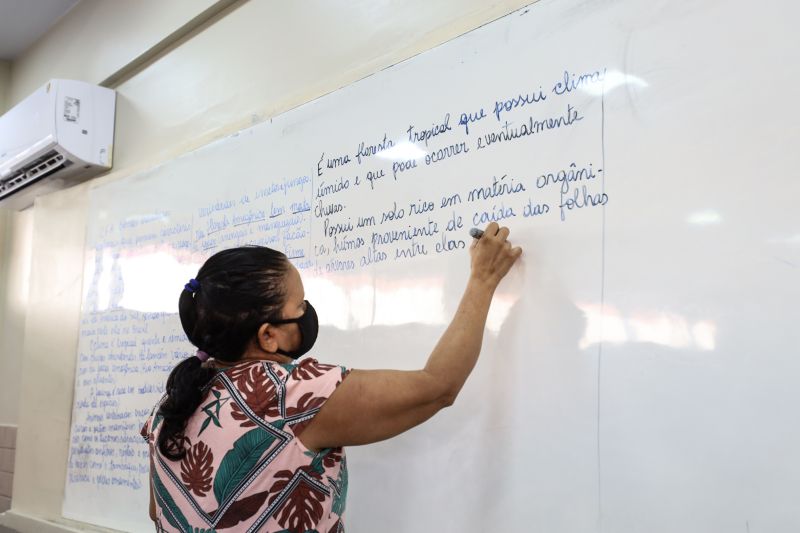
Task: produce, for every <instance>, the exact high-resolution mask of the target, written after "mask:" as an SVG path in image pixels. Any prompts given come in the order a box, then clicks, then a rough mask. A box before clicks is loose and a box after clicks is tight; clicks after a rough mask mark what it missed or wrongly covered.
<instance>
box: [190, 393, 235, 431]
mask: <svg viewBox="0 0 800 533" xmlns="http://www.w3.org/2000/svg"><path fill="white" fill-rule="evenodd" d="M211 393H212V394H213V395H214V397H215V398H216V400H214V401H213V402H209V403H207V404H206V405H204V406H203V412H204V413H205V414H206V415H208V416H207V418H206V419H205V420H204V421H203V425H202V426H200V431H198V432H197V436H198V437H199V436H200V434H201V433H202V432H203V431H205V429H206V428H207V427H208V424H209V422H214V425H215V426H217V427H218V428H221V427H222V425H221V424H220V423H219V410H220V408H221V407H222V406H223V405H225V403H227V402H228V400H230V398H222V399H220V396H221V395H220V393H219V391H218V390H215V389H211ZM212 410H213V412H212Z"/></svg>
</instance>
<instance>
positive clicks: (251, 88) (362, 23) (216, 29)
mask: <svg viewBox="0 0 800 533" xmlns="http://www.w3.org/2000/svg"><path fill="white" fill-rule="evenodd" d="M531 1H532V0H503V1H496V2H491V3H490V2H484V1H481V0H440V1H437V2H430V1H426V0H384V1H381V2H375V1H367V0H360V1H351V2H349V3H347V4H343V3H341V2H339V3H334V2H328V1H324V0H310V1H306V2H284V1H277V0H252V1H250V2H236V3H234V4H232V5H229V4H230V2H210V1H208V0H206V1H203V2H196V1H195V0H182V1H180V2H179V1H175V2H158V1H157V0H146V1H144V0H143V1H138V2H108V1H102V0H83V1H82V2H81V3H79V4H78V5H77V6H76V7H75V8H74V9H72V10H71V11H70V12H69V13H68V14H67V15H66V16H65V17H64V18H62V19H61V20H60V21H59V22H58V24H57V25H56V26H55V27H54V28H53V29H52V30H51V31H50V32H49V34H48V35H46V36H45V37H44V38H43V39H42V40H41V41H40V42H38V43H37V44H36V45H35V46H34V47H33V48H32V49H31V50H29V51H28V52H27V53H26V54H24V55H23V56H22V57H21V58H20V59H18V60H17V61H15V62H14V63H13V65H12V67H11V79H10V84H9V90H8V93H9V94H10V100H11V102H9V103H13V102H16V101H19V100H20V99H21V98H24V97H25V96H26V95H27V94H29V93H30V92H31V91H33V90H34V89H35V88H36V87H38V86H39V85H41V84H42V83H44V82H45V81H46V80H47V79H49V78H53V77H65V78H76V79H87V80H88V81H94V82H99V81H101V80H103V79H106V78H108V77H109V76H113V75H114V74H115V73H119V72H123V73H127V74H126V75H125V76H124V77H123V80H124V81H122V82H121V83H119V84H118V85H115V84H112V86H113V88H115V89H117V91H118V99H117V118H116V120H117V124H116V145H115V153H114V170H113V172H112V173H110V174H108V175H107V176H105V177H102V178H99V179H98V180H96V181H95V183H97V182H100V181H106V180H114V179H119V178H120V177H122V176H125V175H128V174H130V173H133V172H136V171H138V170H142V169H145V168H148V167H151V166H153V165H155V164H157V163H158V162H160V161H164V160H167V159H170V158H173V157H175V156H176V155H178V154H180V153H182V152H185V151H187V150H189V149H191V148H194V147H197V146H201V145H203V144H205V143H207V142H208V141H210V140H212V139H214V138H217V137H220V136H223V135H226V134H228V133H231V132H233V131H235V130H238V129H241V128H242V127H245V126H247V125H249V124H251V123H253V122H259V121H263V120H265V119H267V118H269V117H271V116H274V115H276V114H279V113H281V112H283V111H286V110H288V109H291V108H292V107H295V106H297V105H300V104H302V103H304V102H307V101H309V100H312V99H314V98H317V97H319V96H321V95H324V94H326V93H328V92H331V91H334V90H336V89H338V88H340V87H342V86H345V85H348V84H350V83H352V82H354V81H356V80H358V79H360V78H363V77H365V76H368V75H370V74H372V73H374V72H376V71H378V70H380V69H382V68H385V67H387V66H390V65H392V64H395V63H397V62H399V61H402V60H404V59H407V58H409V57H411V56H413V55H415V54H417V53H419V52H422V51H425V50H427V49H430V48H432V47H434V46H436V45H438V44H440V43H442V42H444V41H447V40H449V39H451V38H453V37H456V36H458V35H460V34H462V33H464V32H466V31H469V30H471V29H473V28H476V27H478V26H480V25H482V24H485V23H486V22H489V21H491V20H494V19H496V18H498V17H500V16H503V15H505V14H507V13H508V12H510V11H513V10H515V9H517V8H519V7H521V6H522V5H525V4H528V3H531ZM189 5H192V6H193V7H192V8H188V7H187V6H189ZM215 9H216V11H215V15H214V16H213V17H212V18H211V19H209V20H204V21H202V20H200V19H202V18H203V17H202V16H201V15H202V14H203V13H206V14H208V12H209V10H215ZM198 17H199V18H198ZM187 27H193V28H194V29H193V31H191V32H190V33H189V34H188V35H185V36H178V37H176V35H177V34H178V33H180V31H179V29H181V28H182V29H183V30H186V28H187ZM176 32H178V33H176ZM154 50H155V51H156V52H157V53H155V54H154V55H155V57H152V58H151V57H147V56H148V54H153V51H154ZM148 51H149V52H148ZM142 54H144V55H145V59H144V60H143V59H142ZM2 88H3V85H2V69H1V67H0V96H2ZM88 185H89V184H84V185H81V186H79V187H76V188H73V189H71V190H68V191H63V192H59V193H55V194H52V195H50V196H48V197H44V198H41V199H38V200H37V202H36V204H35V206H34V209H33V210H32V213H31V214H29V215H25V216H27V217H29V218H25V219H24V220H25V221H28V222H27V224H28V225H27V226H26V228H27V229H25V230H20V232H17V233H20V234H21V235H17V233H14V236H13V237H12V238H11V239H10V241H11V242H9V244H8V245H7V246H11V249H13V250H20V251H19V252H15V253H14V254H12V255H7V254H3V255H2V256H0V272H2V271H4V270H5V271H8V272H11V271H12V270H13V271H15V272H22V271H25V270H26V268H25V265H26V261H27V259H26V253H24V252H23V251H22V250H23V249H24V251H25V252H30V257H31V258H32V263H31V264H32V269H31V274H30V295H29V299H28V303H27V304H26V307H25V310H24V314H25V318H26V320H25V324H24V325H25V327H24V349H23V353H24V359H23V360H22V363H21V364H22V367H21V372H22V377H21V393H20V398H19V404H20V409H19V431H18V437H17V459H16V465H15V478H14V497H13V500H12V511H11V512H10V514H8V513H7V514H6V515H5V516H4V517H0V523H5V524H8V525H10V526H12V527H16V528H18V529H20V530H22V531H45V530H48V531H49V530H53V531H55V530H66V529H59V528H58V527H57V526H53V523H55V522H59V523H66V521H64V520H63V519H61V518H60V515H61V503H62V499H63V487H64V478H65V472H66V459H67V451H68V440H69V421H70V413H71V408H72V387H73V381H74V369H75V356H76V353H75V352H76V346H77V329H78V315H79V311H80V299H81V298H80V296H81V281H82V273H83V244H84V233H85V217H86V212H85V206H86V201H87V190H88ZM6 218H8V217H6ZM30 219H32V230H31V229H30V228H31V224H30V222H29V220H30ZM5 223H6V227H8V226H7V225H8V222H5ZM3 224H4V222H3V218H2V217H0V235H1V234H2V231H3ZM21 227H25V222H24V223H22V226H21ZM26 231H27V232H28V233H26ZM31 232H32V244H29V243H28V242H29V241H26V239H29V237H25V235H29V234H31ZM0 244H2V243H0ZM3 282H4V280H3V278H2V276H1V275H0V283H3ZM2 302H3V300H0V306H2V305H3V303H2ZM8 307H9V306H8V305H7V304H6V310H5V312H6V313H8ZM2 312H3V309H0V313H2ZM0 316H2V315H0ZM8 350H9V349H8V348H7V347H6V346H4V345H2V344H0V374H2V375H5V372H6V371H8V369H10V368H11V365H10V363H9V361H10V359H9V357H10V354H9V352H8ZM18 372H19V371H18ZM142 512H143V513H144V512H146V510H144V509H143V510H142ZM47 521H49V523H50V525H44V523H45V522H47ZM48 528H49V529H48Z"/></svg>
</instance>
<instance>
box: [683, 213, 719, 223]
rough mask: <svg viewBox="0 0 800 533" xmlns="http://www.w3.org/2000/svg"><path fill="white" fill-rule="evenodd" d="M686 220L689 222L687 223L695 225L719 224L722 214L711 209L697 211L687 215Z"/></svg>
mask: <svg viewBox="0 0 800 533" xmlns="http://www.w3.org/2000/svg"><path fill="white" fill-rule="evenodd" d="M687 222H689V224H695V225H697V226H707V225H709V224H719V223H720V222H722V216H721V215H720V214H719V213H717V212H716V211H711V210H706V211H698V212H697V213H692V214H691V215H689V218H688V219H687Z"/></svg>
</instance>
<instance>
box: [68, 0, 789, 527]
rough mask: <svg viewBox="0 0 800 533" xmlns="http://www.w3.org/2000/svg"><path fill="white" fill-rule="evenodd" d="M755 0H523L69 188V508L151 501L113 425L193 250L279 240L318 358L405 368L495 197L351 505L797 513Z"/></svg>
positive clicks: (560, 521) (427, 518) (500, 519)
mask: <svg viewBox="0 0 800 533" xmlns="http://www.w3.org/2000/svg"><path fill="white" fill-rule="evenodd" d="M770 5H771V7H770V8H769V9H768V8H767V7H766V6H754V5H753V4H752V3H745V2H742V1H735V2H721V1H709V2H689V1H684V0H681V1H672V2H647V3H644V2H634V1H632V0H618V1H608V2H579V1H576V0H560V1H554V0H549V1H548V0H543V1H541V2H538V3H536V4H534V5H532V6H530V7H529V8H528V9H525V10H522V11H519V12H516V13H514V14H511V15H509V16H507V17H504V18H502V19H500V20H498V21H496V22H494V23H491V24H488V25H486V26H484V27H481V28H479V29H477V30H475V31H472V32H470V33H468V34H466V35H464V36H462V37H459V38H458V39H455V40H453V41H451V42H449V43H447V44H445V45H442V46H440V47H437V48H435V49H433V50H431V51H429V52H426V53H424V54H421V55H419V56H417V57H414V58H413V59H411V60H409V61H406V62H404V63H402V64H399V65H396V66H395V67H392V68H390V69H387V70H385V71H382V72H380V73H378V74H376V75H374V76H371V77H369V78H367V79H365V80H362V81H360V82H358V83H356V84H353V85H351V86H349V87H347V88H344V89H342V90H339V91H337V92H335V93H332V94H330V95H327V96H325V97H323V98H320V99H319V100H316V101H313V102H311V103H309V104H307V105H304V106H302V107H300V108H297V109H295V110H293V111H291V112H288V113H286V114H284V115H281V116H279V117H277V118H275V119H273V120H272V121H270V122H269V123H264V124H260V125H257V126H255V127H253V128H250V129H248V130H245V131H242V132H240V133H239V134H237V135H234V136H232V137H229V138H226V139H223V140H221V141H218V142H215V143H213V144H211V145H209V146H207V147H205V148H202V149H200V150H197V151H195V152H192V153H189V154H187V155H185V156H183V157H180V158H178V159H176V160H174V161H171V162H169V163H166V164H164V165H162V166H160V167H158V168H155V169H153V170H151V171H149V172H146V173H144V174H141V175H138V176H135V177H132V178H130V179H124V180H121V181H118V182H115V183H112V184H109V185H106V186H102V187H99V188H97V189H95V190H93V191H92V192H91V207H90V214H89V220H90V223H89V228H88V234H87V235H88V240H87V242H88V248H87V261H86V273H85V282H84V285H85V290H84V294H85V296H84V298H85V300H84V310H83V319H82V324H81V336H80V343H79V347H78V371H77V376H76V389H75V407H74V415H73V431H72V442H71V453H70V463H69V465H68V481H67V486H66V497H65V502H64V515H65V516H67V517H70V518H75V519H79V520H84V521H87V522H92V523H96V524H101V525H106V526H110V527H116V528H119V529H125V530H131V531H140V530H143V529H145V528H146V527H149V523H148V519H147V513H146V504H147V497H148V494H147V457H146V449H145V446H144V445H143V443H141V441H140V440H139V437H138V429H139V427H140V424H141V422H142V421H143V419H144V418H145V417H146V412H147V411H148V410H149V408H150V407H151V405H152V404H153V402H154V401H155V400H156V399H157V398H158V397H159V395H160V392H161V391H162V390H163V383H164V379H165V378H166V375H167V372H168V371H169V369H170V368H171V367H172V366H173V365H174V364H175V363H176V362H177V361H179V360H180V359H181V358H183V357H186V356H189V355H190V354H191V353H192V347H191V346H190V345H188V343H186V342H185V341H184V339H183V334H182V331H181V329H180V324H179V321H178V318H177V316H176V314H175V313H176V309H177V297H178V294H179V292H180V289H181V287H182V286H183V284H184V283H185V282H186V281H187V280H188V279H189V277H191V276H192V275H193V274H194V273H195V272H196V270H197V268H198V267H199V265H200V264H201V263H202V261H203V260H204V258H206V257H208V256H209V255H210V254H211V253H213V252H215V251H217V250H220V249H223V248H226V247H231V246H236V245H240V244H245V243H259V244H265V245H269V246H272V247H275V248H278V249H281V250H284V251H286V253H287V254H288V255H289V256H291V257H293V258H294V259H293V261H294V262H295V264H296V265H297V266H298V267H300V268H301V269H302V274H303V277H304V281H305V286H306V294H307V297H308V299H309V300H310V301H312V302H313V303H314V304H315V306H316V307H317V309H318V312H319V316H320V320H321V323H322V330H321V334H320V338H319V341H318V343H317V346H316V347H315V349H314V350H313V352H312V354H313V355H314V356H315V357H317V358H318V359H320V360H322V361H326V362H335V363H339V364H343V365H347V366H350V367H356V368H383V367H390V368H415V367H419V366H421V365H422V364H424V361H425V359H426V357H427V355H428V353H429V352H430V350H431V349H432V347H433V346H434V344H435V342H436V340H437V339H438V337H439V335H440V334H441V333H442V332H443V330H444V328H445V326H446V324H447V322H448V319H449V317H450V316H451V315H452V313H453V311H454V310H455V307H456V305H457V303H458V300H459V296H460V293H461V290H462V288H463V286H464V283H465V281H466V278H467V274H468V257H467V252H466V250H464V249H463V247H464V246H465V245H467V244H468V242H469V237H468V235H467V232H468V229H469V228H470V227H471V226H483V225H485V222H486V221H487V219H491V218H497V219H502V223H503V224H507V225H509V226H510V227H511V228H512V236H513V239H514V241H515V242H517V243H519V244H521V245H522V246H523V247H524V249H525V255H524V257H523V260H522V261H521V263H520V264H519V265H518V266H517V267H516V268H515V269H514V270H513V271H512V273H511V274H510V275H509V277H508V279H507V280H506V281H504V283H503V285H502V286H501V287H500V289H499V291H498V294H497V297H496V300H495V302H494V304H493V308H492V311H491V315H490V319H489V323H488V327H487V332H486V337H485V344H484V349H483V353H482V356H481V360H480V362H479V364H478V366H477V368H476V370H475V372H474V374H473V376H472V377H471V378H470V380H469V382H468V384H467V386H466V387H465V389H464V391H463V392H462V395H461V397H460V398H459V399H458V401H457V403H456V405H455V406H453V407H451V408H450V409H448V410H446V411H445V412H443V413H442V414H440V415H438V416H437V417H436V418H434V419H433V420H432V421H430V422H429V423H427V424H425V425H424V426H422V427H420V428H417V429H415V430H412V431H410V432H408V433H407V434H405V435H403V436H401V437H398V438H396V439H393V440H391V441H387V442H384V443H381V444H377V445H372V446H367V447H359V448H351V449H349V450H348V457H349V465H350V472H351V476H350V477H351V482H350V489H349V499H348V512H347V524H348V528H349V529H351V530H352V531H392V532H410V531H419V530H420V529H422V528H424V529H425V530H426V531H443V532H444V531H504V530H513V531H548V532H573V531H581V532H585V531H622V532H640V531H648V532H673V531H680V532H692V531H697V532H708V531H743V532H744V531H752V532H756V531H770V532H782V531H796V530H797V529H798V528H800V507H798V506H797V505H796V500H797V494H798V489H800V424H798V415H797V410H796V409H795V407H794V406H796V405H798V401H800V387H798V386H797V383H798V378H800V358H798V355H800V353H798V345H799V343H800V334H798V327H797V319H798V312H797V302H798V301H799V300H800V283H798V274H799V273H800V217H799V216H798V214H797V209H796V207H795V203H796V201H797V198H798V197H800V180H798V178H797V175H796V171H795V169H796V168H798V166H799V164H800V156H798V152H797V145H798V141H799V140H800V139H799V138H798V137H800V136H798V126H797V124H798V123H799V122H800V111H798V108H797V106H795V105H794V104H793V102H794V100H795V99H796V98H795V93H796V87H797V83H798V81H800V65H798V63H797V62H796V61H794V60H793V57H792V54H793V53H794V51H795V50H797V45H798V37H797V34H796V32H795V30H794V28H793V22H792V21H794V20H796V18H797V15H800V8H798V7H797V6H796V5H795V4H792V3H789V2H775V3H774V4H770ZM565 177H566V178H567V179H566V180H565V179H564V178H565ZM108 509H114V511H113V513H109V512H108ZM195 526H196V527H206V528H208V527H212V524H195Z"/></svg>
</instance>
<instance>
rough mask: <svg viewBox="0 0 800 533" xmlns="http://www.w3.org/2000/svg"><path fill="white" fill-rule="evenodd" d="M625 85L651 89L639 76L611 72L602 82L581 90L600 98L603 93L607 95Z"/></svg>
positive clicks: (583, 86)
mask: <svg viewBox="0 0 800 533" xmlns="http://www.w3.org/2000/svg"><path fill="white" fill-rule="evenodd" d="M624 85H630V86H632V87H640V88H645V87H649V84H648V83H647V82H646V81H644V80H643V79H642V78H639V77H638V76H634V75H633V74H625V73H624V72H620V71H618V70H609V71H607V72H606V73H605V76H604V77H603V80H602V81H597V82H596V83H587V84H585V85H581V87H580V89H581V90H582V91H584V92H587V93H589V94H591V95H592V96H600V95H602V94H603V92H605V93H606V94H607V93H610V92H611V91H613V90H614V89H616V88H617V87H622V86H624Z"/></svg>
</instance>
